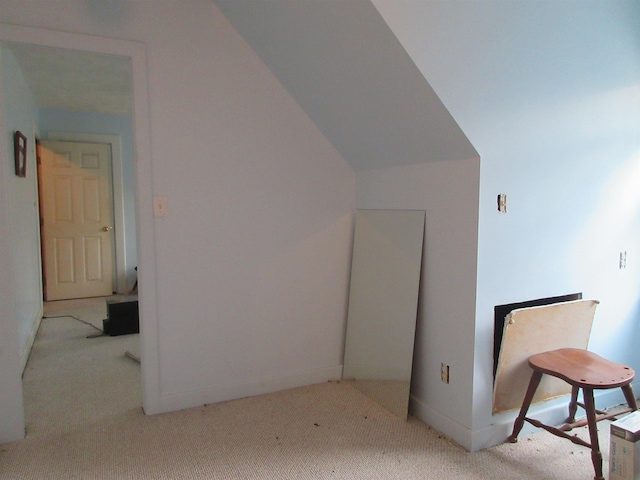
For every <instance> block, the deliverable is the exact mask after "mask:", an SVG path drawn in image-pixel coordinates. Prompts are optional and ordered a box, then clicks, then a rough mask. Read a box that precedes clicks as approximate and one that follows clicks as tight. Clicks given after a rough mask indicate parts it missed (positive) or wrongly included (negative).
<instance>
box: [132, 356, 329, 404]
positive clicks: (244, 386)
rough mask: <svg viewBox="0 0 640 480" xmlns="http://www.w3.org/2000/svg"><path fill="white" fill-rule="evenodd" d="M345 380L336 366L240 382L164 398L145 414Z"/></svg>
mask: <svg viewBox="0 0 640 480" xmlns="http://www.w3.org/2000/svg"><path fill="white" fill-rule="evenodd" d="M341 377H342V365H336V366H333V367H326V368H320V369H316V370H310V371H305V372H299V373H295V374H291V375H284V376H280V377H270V378H263V379H259V380H255V381H251V382H238V383H232V384H227V385H217V386H212V387H209V388H206V389H204V390H197V391H191V392H180V393H172V394H167V395H160V398H159V401H158V403H157V408H154V410H153V411H146V410H145V412H146V413H147V414H150V415H151V414H157V413H166V412H172V411H176V410H183V409H185V408H193V407H199V406H202V405H206V404H211V403H218V402H224V401H227V400H235V399H238V398H245V397H253V396H256V395H264V394H266V393H273V392H278V391H281V390H288V389H290V388H297V387H303V386H306V385H313V384H316V383H322V382H327V381H329V380H339V379H340V378H341Z"/></svg>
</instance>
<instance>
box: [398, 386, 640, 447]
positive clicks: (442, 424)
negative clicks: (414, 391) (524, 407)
mask: <svg viewBox="0 0 640 480" xmlns="http://www.w3.org/2000/svg"><path fill="white" fill-rule="evenodd" d="M631 386H632V388H633V391H634V393H635V396H636V398H638V396H639V395H640V380H638V381H635V382H632V384H631ZM594 396H595V401H596V408H598V409H601V410H604V409H607V408H611V407H615V406H617V405H620V404H624V403H625V399H624V395H623V394H622V390H620V389H619V388H613V389H609V390H596V391H595V392H594ZM568 402H569V396H568V395H565V396H563V397H560V398H556V399H551V400H549V401H546V402H543V403H539V404H535V405H532V406H531V407H530V409H529V413H528V416H531V417H533V418H536V419H538V420H540V421H542V422H544V423H548V424H550V425H559V424H561V423H562V422H563V421H564V420H565V419H566V418H567V414H568V411H567V408H568ZM410 411H411V413H412V414H413V415H414V416H416V417H417V418H419V419H420V420H422V421H423V422H424V423H426V424H427V425H429V426H430V427H432V428H434V429H436V430H438V431H439V432H441V433H442V434H444V435H446V436H447V437H448V438H450V439H451V440H453V441H454V442H456V443H458V444H459V445H460V446H461V447H463V448H465V449H466V450H468V451H470V452H475V451H478V450H483V449H485V448H490V447H493V446H495V445H499V444H501V443H504V442H505V441H506V439H507V437H508V436H509V435H511V432H512V430H513V422H514V420H515V418H516V417H517V415H518V410H513V411H509V412H504V413H500V414H497V415H494V416H492V419H491V420H492V421H491V425H489V426H486V427H483V428H480V429H478V430H470V429H468V428H466V427H465V426H463V425H461V424H459V423H458V422H455V421H453V420H452V419H450V418H448V417H446V416H444V415H442V414H440V413H439V412H438V411H436V410H434V409H433V408H431V407H430V406H429V405H427V404H425V403H423V402H422V401H420V400H419V399H418V398H416V397H414V396H411V401H410ZM583 415H584V410H582V409H580V408H579V409H578V414H577V416H578V417H580V416H583ZM538 430H539V429H537V428H536V427H534V426H533V425H531V424H529V423H528V422H525V425H524V427H523V429H522V431H521V433H520V435H519V436H526V435H528V434H530V433H532V432H535V431H538Z"/></svg>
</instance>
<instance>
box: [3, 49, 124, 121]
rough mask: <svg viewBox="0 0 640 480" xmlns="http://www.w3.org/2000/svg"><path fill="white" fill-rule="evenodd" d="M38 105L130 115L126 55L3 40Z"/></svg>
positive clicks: (41, 106)
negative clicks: (6, 42)
mask: <svg viewBox="0 0 640 480" xmlns="http://www.w3.org/2000/svg"><path fill="white" fill-rule="evenodd" d="M5 46H6V47H8V48H9V49H10V50H11V51H12V52H13V54H14V56H15V58H16V61H17V62H18V64H19V65H20V68H21V69H22V73H23V75H24V77H25V81H26V82H27V84H28V86H29V88H30V90H31V93H32V94H33V96H34V97H35V100H36V103H37V105H38V106H39V107H40V108H58V109H63V110H75V111H84V112H100V113H112V114H118V115H129V114H131V112H132V107H131V105H132V98H133V95H132V86H131V85H132V75H131V61H130V59H129V57H120V56H115V55H104V54H97V53H90V52H82V51H78V50H67V49H61V48H50V47H42V46H37V45H27V44H17V43H11V44H5Z"/></svg>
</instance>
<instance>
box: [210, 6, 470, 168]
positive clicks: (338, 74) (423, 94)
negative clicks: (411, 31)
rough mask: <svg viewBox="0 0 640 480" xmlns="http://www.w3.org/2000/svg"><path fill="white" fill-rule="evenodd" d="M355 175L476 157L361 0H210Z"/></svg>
mask: <svg viewBox="0 0 640 480" xmlns="http://www.w3.org/2000/svg"><path fill="white" fill-rule="evenodd" d="M213 1H214V3H215V4H216V5H217V6H218V8H220V10H221V11H222V13H223V14H224V15H225V16H226V17H227V19H228V20H229V22H230V23H231V24H232V25H233V26H234V27H235V28H236V30H237V31H238V32H239V33H240V35H242V37H243V38H244V39H245V41H246V42H247V43H248V44H249V45H250V46H251V48H252V49H253V50H254V51H255V52H256V53H257V54H258V56H259V57H260V58H261V59H262V61H263V62H264V64H265V65H266V66H267V67H268V68H269V69H270V70H271V72H272V73H273V75H274V76H275V77H276V78H277V79H278V80H279V81H280V83H281V84H282V85H283V86H284V87H285V88H286V90H287V91H288V92H289V94H290V95H291V96H292V97H293V98H294V99H295V100H296V101H297V102H298V104H299V105H300V106H301V107H302V109H303V110H304V111H305V112H306V113H307V115H308V116H309V117H310V118H311V119H312V120H313V121H314V123H315V124H316V125H317V126H318V128H319V129H320V130H321V131H322V132H323V133H324V135H325V136H326V137H327V139H328V140H329V141H330V142H331V143H332V144H333V145H334V146H335V148H336V149H337V150H338V151H339V152H340V153H341V154H342V156H343V158H344V159H345V160H346V161H347V162H349V164H350V165H351V166H352V167H353V168H354V169H355V170H365V169H372V168H384V167H395V166H400V165H413V164H420V163H424V162H430V161H441V160H461V159H469V158H475V157H477V155H478V154H477V152H476V151H475V149H474V147H473V146H472V145H471V143H470V142H469V140H468V139H467V137H466V135H465V134H464V133H463V132H462V130H461V129H460V127H459V126H458V124H457V123H456V122H455V120H454V119H453V117H452V116H451V115H450V113H449V111H448V110H447V108H446V107H445V106H444V105H443V103H442V101H441V100H440V98H439V97H438V95H437V94H436V93H435V92H434V90H433V89H432V88H431V86H430V85H429V83H428V81H427V80H426V79H425V77H424V75H423V74H422V72H421V71H420V70H419V69H418V67H417V66H416V65H415V63H414V62H413V60H412V59H411V57H410V56H409V54H408V53H407V51H406V50H405V49H404V47H403V46H402V45H401V44H400V42H399V41H398V39H397V38H396V37H395V35H394V33H393V32H392V31H391V29H390V28H389V26H388V25H387V23H386V22H385V21H384V19H383V18H382V16H381V15H380V13H379V12H378V11H377V9H376V8H375V6H374V5H373V4H372V3H371V1H370V0H349V1H342V2H335V1H324V2H323V1H313V0H306V1H303V0H271V1H268V2H265V1H263V0H246V1H242V2H239V1H237V0H213Z"/></svg>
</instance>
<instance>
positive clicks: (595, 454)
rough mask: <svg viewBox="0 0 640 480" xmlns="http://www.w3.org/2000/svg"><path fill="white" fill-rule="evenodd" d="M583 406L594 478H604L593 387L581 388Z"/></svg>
mask: <svg viewBox="0 0 640 480" xmlns="http://www.w3.org/2000/svg"><path fill="white" fill-rule="evenodd" d="M582 396H583V397H584V406H585V410H586V411H587V424H588V425H589V438H590V440H591V461H592V462H593V469H594V470H595V473H596V476H595V477H594V479H595V480H604V477H603V476H602V453H600V443H599V442H598V427H597V426H596V404H595V401H594V400H593V389H592V388H583V389H582Z"/></svg>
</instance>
